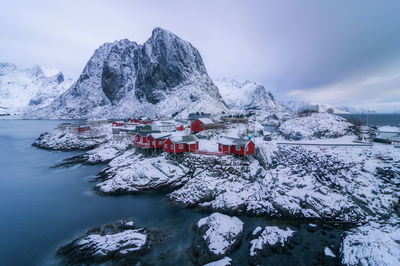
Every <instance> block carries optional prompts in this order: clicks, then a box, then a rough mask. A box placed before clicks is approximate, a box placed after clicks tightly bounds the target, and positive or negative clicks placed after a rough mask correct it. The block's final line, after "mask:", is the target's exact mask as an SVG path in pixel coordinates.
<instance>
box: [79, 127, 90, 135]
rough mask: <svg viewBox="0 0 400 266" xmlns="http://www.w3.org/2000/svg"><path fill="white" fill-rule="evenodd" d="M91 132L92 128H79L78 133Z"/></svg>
mask: <svg viewBox="0 0 400 266" xmlns="http://www.w3.org/2000/svg"><path fill="white" fill-rule="evenodd" d="M90 130H91V128H90V127H89V126H80V127H78V132H79V133H81V132H85V131H90Z"/></svg>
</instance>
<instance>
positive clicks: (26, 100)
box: [0, 28, 374, 121]
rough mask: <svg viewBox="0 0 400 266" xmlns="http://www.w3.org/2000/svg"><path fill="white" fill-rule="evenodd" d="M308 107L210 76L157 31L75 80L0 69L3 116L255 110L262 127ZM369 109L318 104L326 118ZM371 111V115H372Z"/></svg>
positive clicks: (97, 60) (196, 58)
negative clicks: (263, 122) (332, 114)
mask: <svg viewBox="0 0 400 266" xmlns="http://www.w3.org/2000/svg"><path fill="white" fill-rule="evenodd" d="M310 104H311V103H309V102H293V101H290V102H287V103H285V104H282V103H280V102H278V101H277V100H276V99H275V98H274V96H273V95H272V93H271V92H270V91H268V90H267V89H265V87H264V86H262V85H260V84H258V83H256V82H253V81H243V82H241V81H236V80H233V79H227V78H222V79H216V80H215V82H213V80H212V79H211V78H210V77H209V75H208V73H207V70H206V67H205V65H204V63H203V60H202V58H201V56H200V53H199V52H198V50H197V49H196V48H195V47H193V46H192V44H190V43H189V42H187V41H184V40H182V39H181V38H179V37H178V36H176V35H175V34H173V33H171V32H169V31H167V30H164V29H161V28H155V29H154V30H153V32H152V35H151V37H150V38H149V39H148V40H147V41H146V42H145V43H144V44H137V43H136V42H133V41H130V40H127V39H123V40H120V41H115V42H113V43H105V44H103V45H102V46H100V47H99V48H98V49H96V50H95V51H94V53H93V55H92V57H91V58H90V60H89V61H88V62H87V64H86V66H85V68H84V70H83V72H82V73H81V75H80V76H79V78H78V80H77V81H76V82H73V81H72V80H71V79H68V78H65V77H64V75H63V74H62V72H59V71H50V70H49V69H46V68H43V67H39V66H34V67H32V68H26V69H22V68H18V67H17V66H15V65H14V64H10V63H0V115H4V114H12V115H13V114H22V113H24V117H26V118H43V119H47V118H52V119H81V118H83V119H84V118H129V117H133V116H145V117H155V116H173V117H176V118H185V117H187V116H188V114H189V113H193V112H209V113H221V112H228V110H229V109H231V110H242V111H246V112H252V113H254V114H255V115H256V116H257V119H258V120H260V121H264V120H268V121H269V120H270V119H271V117H272V118H273V119H275V120H276V119H283V118H285V117H289V116H291V115H292V113H293V112H297V111H298V109H299V108H300V107H301V106H304V105H310ZM329 108H332V110H333V111H334V113H337V114H341V113H366V112H367V111H368V110H366V109H357V108H353V107H345V106H341V107H335V106H331V105H327V104H319V109H320V111H322V112H326V111H327V110H328V109H329ZM373 112H374V111H370V113H373Z"/></svg>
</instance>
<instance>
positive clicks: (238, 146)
mask: <svg viewBox="0 0 400 266" xmlns="http://www.w3.org/2000/svg"><path fill="white" fill-rule="evenodd" d="M255 147H256V145H255V143H254V141H253V140H252V139H239V138H230V137H223V138H222V139H221V140H220V141H218V151H219V152H223V153H226V154H238V155H248V154H253V153H254V152H255Z"/></svg>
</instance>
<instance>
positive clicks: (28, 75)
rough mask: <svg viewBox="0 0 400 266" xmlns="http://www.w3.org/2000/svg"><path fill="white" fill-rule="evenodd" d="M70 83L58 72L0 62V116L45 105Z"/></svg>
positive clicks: (32, 109) (70, 83) (69, 80)
mask: <svg viewBox="0 0 400 266" xmlns="http://www.w3.org/2000/svg"><path fill="white" fill-rule="evenodd" d="M72 83H73V81H72V80H71V79H67V78H65V77H64V75H63V73H61V72H59V71H47V69H45V68H42V67H39V66H34V67H32V68H26V69H24V68H19V67H17V66H16V65H14V64H11V63H5V62H4V63H0V115H1V114H11V115H14V114H21V113H24V112H31V111H34V110H37V109H40V108H43V107H45V106H48V105H49V104H50V103H51V102H52V101H53V100H54V99H55V98H56V97H58V96H60V95H61V94H62V93H63V92H64V91H65V90H67V89H68V88H69V87H70V86H71V85H72Z"/></svg>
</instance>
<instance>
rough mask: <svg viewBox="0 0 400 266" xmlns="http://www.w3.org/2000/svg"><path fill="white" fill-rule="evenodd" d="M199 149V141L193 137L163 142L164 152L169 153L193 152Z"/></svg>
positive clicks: (174, 138)
mask: <svg viewBox="0 0 400 266" xmlns="http://www.w3.org/2000/svg"><path fill="white" fill-rule="evenodd" d="M198 149H199V141H198V140H197V138H196V137H195V136H193V135H187V136H179V137H173V138H168V139H167V140H166V141H164V151H166V152H170V153H182V152H195V151H197V150H198Z"/></svg>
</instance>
